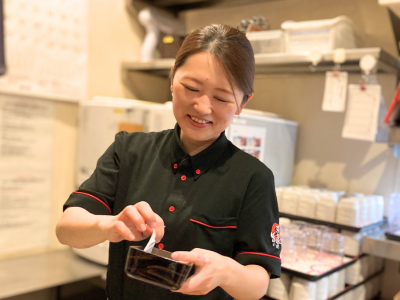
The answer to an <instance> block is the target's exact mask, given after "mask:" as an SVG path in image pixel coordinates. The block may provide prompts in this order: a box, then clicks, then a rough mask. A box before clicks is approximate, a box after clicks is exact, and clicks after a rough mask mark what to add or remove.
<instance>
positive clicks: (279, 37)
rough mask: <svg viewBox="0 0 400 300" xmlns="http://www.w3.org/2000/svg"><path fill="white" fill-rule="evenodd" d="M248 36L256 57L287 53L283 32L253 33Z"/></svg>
mask: <svg viewBox="0 0 400 300" xmlns="http://www.w3.org/2000/svg"><path fill="white" fill-rule="evenodd" d="M246 36H247V38H248V40H249V41H250V44H251V46H252V47H253V51H254V54H255V55H257V54H266V53H283V52H285V44H286V42H285V34H284V32H283V31H282V30H265V31H252V32H248V33H246Z"/></svg>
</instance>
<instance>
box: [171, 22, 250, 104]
mask: <svg viewBox="0 0 400 300" xmlns="http://www.w3.org/2000/svg"><path fill="white" fill-rule="evenodd" d="M200 52H209V53H210V54H212V55H214V57H215V58H216V60H217V62H218V63H219V64H220V65H221V67H222V69H223V71H224V73H225V76H226V77H227V79H228V81H229V83H230V85H231V88H232V90H233V86H236V87H237V88H239V89H240V90H241V91H242V92H243V94H244V95H243V100H242V105H243V104H245V103H246V101H247V99H248V96H249V95H250V94H251V93H253V82H254V72H255V63H254V53H253V48H252V47H251V45H250V42H249V40H248V39H247V38H246V35H245V34H244V33H243V32H241V31H239V30H238V29H235V28H232V27H230V26H228V25H221V24H213V25H210V26H206V27H204V28H202V29H197V30H195V31H193V32H192V33H190V34H189V35H188V36H187V37H186V39H185V40H184V41H183V44H182V46H181V48H180V49H179V51H178V54H177V55H176V60H175V65H174V69H173V70H172V71H171V74H170V75H171V78H174V75H175V72H176V70H178V68H179V67H180V66H182V65H183V64H184V63H185V61H186V59H187V58H188V57H189V56H191V55H193V54H196V53H200ZM232 82H233V83H234V84H232Z"/></svg>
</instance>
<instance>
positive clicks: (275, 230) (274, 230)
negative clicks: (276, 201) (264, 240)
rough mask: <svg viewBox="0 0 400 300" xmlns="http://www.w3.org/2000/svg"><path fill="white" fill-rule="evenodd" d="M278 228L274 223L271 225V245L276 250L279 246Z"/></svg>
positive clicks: (279, 235)
mask: <svg viewBox="0 0 400 300" xmlns="http://www.w3.org/2000/svg"><path fill="white" fill-rule="evenodd" d="M280 231H281V230H280V226H279V224H278V223H274V224H273V225H272V229H271V239H272V245H273V246H274V247H275V248H276V249H279V247H280V245H281V234H280Z"/></svg>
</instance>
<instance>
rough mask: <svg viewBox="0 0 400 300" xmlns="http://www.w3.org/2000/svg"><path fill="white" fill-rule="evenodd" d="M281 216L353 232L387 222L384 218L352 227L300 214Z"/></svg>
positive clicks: (282, 214) (281, 215)
mask: <svg viewBox="0 0 400 300" xmlns="http://www.w3.org/2000/svg"><path fill="white" fill-rule="evenodd" d="M279 216H280V217H284V218H289V219H292V220H299V221H305V222H308V223H313V224H317V225H325V226H329V227H332V228H337V229H343V230H347V231H352V232H364V231H367V230H369V229H371V228H375V227H379V226H381V225H384V224H386V220H382V221H380V222H377V223H373V224H368V225H366V226H363V227H352V226H348V225H342V224H338V223H332V222H326V221H321V220H317V219H310V218H305V217H300V216H296V215H291V214H287V213H279Z"/></svg>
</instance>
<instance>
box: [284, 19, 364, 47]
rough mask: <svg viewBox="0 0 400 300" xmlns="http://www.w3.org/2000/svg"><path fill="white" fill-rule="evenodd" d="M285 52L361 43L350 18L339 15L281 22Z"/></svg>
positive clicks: (350, 45) (359, 44)
mask: <svg viewBox="0 0 400 300" xmlns="http://www.w3.org/2000/svg"><path fill="white" fill-rule="evenodd" d="M281 28H282V29H283V30H284V31H285V40H286V52H289V53H293V52H301V51H327V50H334V49H337V48H346V49H349V48H358V47H360V46H361V45H362V38H361V35H360V33H359V32H358V31H357V30H356V28H355V25H354V23H353V21H352V20H351V19H349V18H348V17H345V16H339V17H336V18H334V19H326V20H316V21H306V22H294V21H286V22H283V23H282V25H281Z"/></svg>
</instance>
